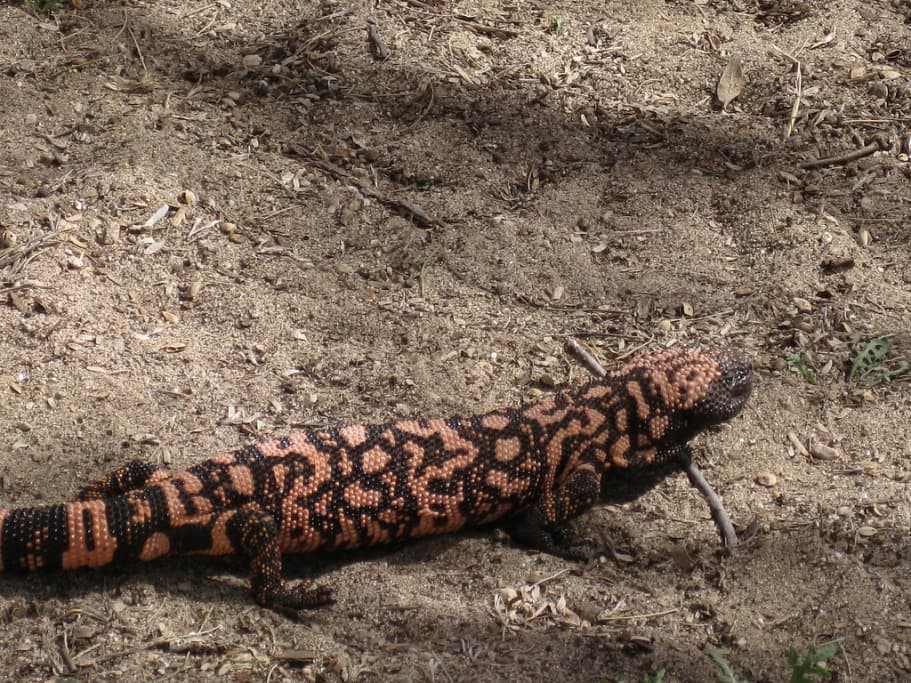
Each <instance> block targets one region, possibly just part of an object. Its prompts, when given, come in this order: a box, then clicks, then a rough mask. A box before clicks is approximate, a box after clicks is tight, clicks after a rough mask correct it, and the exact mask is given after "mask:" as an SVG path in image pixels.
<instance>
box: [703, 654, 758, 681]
mask: <svg viewBox="0 0 911 683" xmlns="http://www.w3.org/2000/svg"><path fill="white" fill-rule="evenodd" d="M708 653H709V657H711V658H712V659H714V660H715V664H717V665H718V668H719V669H721V673H720V674H719V675H718V680H719V681H721V683H748V681H747V680H746V679H745V678H740V677H739V676H738V675H737V673H736V672H735V671H734V669H733V667H731V665H730V663H728V660H727V659H725V658H724V655H723V654H721V652H719V651H718V650H716V649H715V648H713V647H710V648H709V649H708Z"/></svg>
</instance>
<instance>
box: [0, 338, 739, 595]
mask: <svg viewBox="0 0 911 683" xmlns="http://www.w3.org/2000/svg"><path fill="white" fill-rule="evenodd" d="M750 389H751V370H750V362H749V359H748V358H747V357H745V356H743V355H742V354H739V353H735V352H732V351H708V350H701V349H692V348H690V349H674V350H666V351H660V352H657V353H653V354H649V355H643V356H641V357H639V358H637V359H635V360H633V361H631V362H629V363H628V364H626V365H625V366H623V367H621V368H619V369H617V370H614V371H612V372H610V373H608V374H607V375H606V376H605V377H604V378H602V379H599V380H596V381H593V382H590V383H588V384H585V385H583V386H581V387H578V388H570V389H565V390H563V391H559V392H557V393H555V394H553V395H551V396H549V397H548V398H545V399H543V400H541V401H538V402H536V403H529V404H525V405H522V406H519V407H513V408H505V409H500V410H495V411H493V412H490V413H486V414H484V415H473V416H470V417H453V418H449V419H436V420H422V419H416V420H400V421H398V422H392V423H389V424H382V425H350V426H343V427H337V428H332V429H325V430H316V431H308V432H302V433H299V434H295V435H293V436H289V437H286V438H281V439H274V440H271V441H265V442H263V443H260V444H257V445H253V446H248V447H246V448H241V449H239V450H235V451H233V452H229V453H226V454H223V455H219V456H216V457H214V458H211V459H210V460H206V461H205V462H202V463H200V464H197V465H195V466H193V467H190V468H189V469H187V470H185V471H183V472H176V473H173V474H169V473H167V472H165V471H164V470H163V469H161V468H160V467H159V466H157V465H153V464H148V463H142V462H139V461H135V462H132V463H130V464H128V465H126V466H124V467H122V468H120V469H118V470H115V471H114V472H112V473H110V474H108V475H107V476H104V477H102V478H101V479H99V480H97V481H96V482H94V483H92V484H90V485H89V486H87V487H85V488H84V489H82V491H81V492H80V494H79V496H78V499H77V500H76V501H75V502H71V503H65V504H58V505H48V506H42V507H32V508H20V509H3V508H0V571H10V570H20V571H33V570H38V569H45V570H47V569H75V568H79V567H100V566H103V565H107V564H111V563H117V562H126V561H131V560H152V559H155V558H158V557H162V556H165V555H181V554H189V553H201V554H210V555H227V554H238V555H241V556H243V557H244V558H245V559H246V560H248V561H249V564H250V573H251V586H252V590H253V596H254V598H255V599H256V601H257V602H258V603H259V604H261V605H265V606H268V607H272V608H274V609H277V610H280V611H293V610H297V609H300V608H304V607H315V606H318V605H324V604H328V603H330V602H332V598H331V595H330V592H329V590H328V589H327V588H325V587H319V586H314V585H313V584H311V583H310V582H308V581H304V582H301V583H300V584H298V585H297V586H294V587H288V586H286V585H285V582H284V581H283V579H282V554H283V553H303V552H312V551H316V550H333V549H343V548H363V547H367V546H373V545H379V544H388V543H392V542H395V541H400V540H404V539H411V538H418V537H421V536H428V535H431V534H445V533H451V532H454V531H457V530H459V529H462V528H464V527H470V526H477V525H481V524H487V523H490V522H494V521H497V520H500V521H501V522H502V523H503V524H504V525H505V526H506V528H507V529H508V530H509V531H510V533H511V535H512V537H513V538H514V539H515V540H517V541H519V542H521V543H524V544H527V545H529V546H531V547H533V548H537V549H539V550H543V551H546V552H549V553H554V554H559V555H564V556H573V555H572V553H566V552H563V550H562V549H561V548H560V547H559V546H558V544H557V542H556V541H555V538H554V534H555V533H557V532H558V531H559V529H560V527H561V526H562V525H563V524H564V523H565V522H567V521H568V520H570V519H572V518H574V517H576V516H578V515H579V514H581V513H582V512H584V511H586V510H587V509H589V508H590V507H591V506H592V505H593V504H595V503H596V502H598V501H599V500H601V501H622V500H631V499H633V498H635V497H636V496H638V495H640V494H641V493H643V492H645V491H646V490H647V489H648V488H650V487H651V486H654V485H655V484H656V483H657V482H658V481H660V480H661V479H662V478H663V477H664V476H666V475H667V474H669V473H671V472H672V471H674V470H678V469H679V463H677V462H675V461H676V460H677V458H678V456H679V455H680V454H681V453H686V452H687V449H688V446H687V442H688V441H689V440H690V439H691V438H692V437H693V436H695V435H696V434H697V433H698V432H700V431H701V430H702V429H704V428H705V427H707V426H709V425H713V424H718V423H721V422H724V421H726V420H729V419H730V418H732V417H733V416H735V415H736V414H737V413H738V412H739V411H740V409H741V408H742V407H743V405H744V403H745V402H746V400H747V398H748V396H749V394H750Z"/></svg>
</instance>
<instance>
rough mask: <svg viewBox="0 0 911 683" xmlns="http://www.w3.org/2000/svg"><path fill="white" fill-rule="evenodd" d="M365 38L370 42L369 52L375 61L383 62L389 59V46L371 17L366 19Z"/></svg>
mask: <svg viewBox="0 0 911 683" xmlns="http://www.w3.org/2000/svg"><path fill="white" fill-rule="evenodd" d="M367 40H368V42H369V43H370V52H371V54H372V55H373V58H374V59H375V60H376V61H378V62H385V61H386V60H387V59H389V47H388V46H387V45H386V42H385V41H384V40H383V37H382V36H381V35H380V29H379V28H377V25H376V23H375V22H374V21H373V20H372V19H368V20H367Z"/></svg>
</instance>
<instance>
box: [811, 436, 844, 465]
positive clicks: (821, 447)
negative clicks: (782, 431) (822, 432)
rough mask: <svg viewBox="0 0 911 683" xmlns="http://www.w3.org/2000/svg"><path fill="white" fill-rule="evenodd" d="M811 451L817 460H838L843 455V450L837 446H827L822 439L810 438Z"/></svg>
mask: <svg viewBox="0 0 911 683" xmlns="http://www.w3.org/2000/svg"><path fill="white" fill-rule="evenodd" d="M808 445H809V451H810V455H812V456H813V457H814V458H816V459H817V460H836V459H838V458H840V457H841V452H840V451H839V450H838V449H837V448H832V446H827V445H825V444H824V443H822V442H821V441H817V440H816V439H810V443H809V444H808Z"/></svg>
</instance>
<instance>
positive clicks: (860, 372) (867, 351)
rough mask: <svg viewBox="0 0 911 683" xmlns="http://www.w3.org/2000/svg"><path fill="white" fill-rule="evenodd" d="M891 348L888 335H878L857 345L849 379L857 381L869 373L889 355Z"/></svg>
mask: <svg viewBox="0 0 911 683" xmlns="http://www.w3.org/2000/svg"><path fill="white" fill-rule="evenodd" d="M891 348H892V342H891V341H890V340H889V338H888V337H877V338H876V339H870V340H868V341H865V342H863V343H861V344H858V345H857V346H855V347H854V358H853V360H852V361H851V372H850V374H849V375H848V379H849V380H850V381H852V382H856V381H858V380H860V379H862V378H863V377H864V376H865V375H867V374H869V373H870V372H871V371H872V370H873V368H875V367H876V366H877V365H879V364H880V363H882V361H883V360H884V359H885V358H886V356H887V355H889V350H890V349H891Z"/></svg>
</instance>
